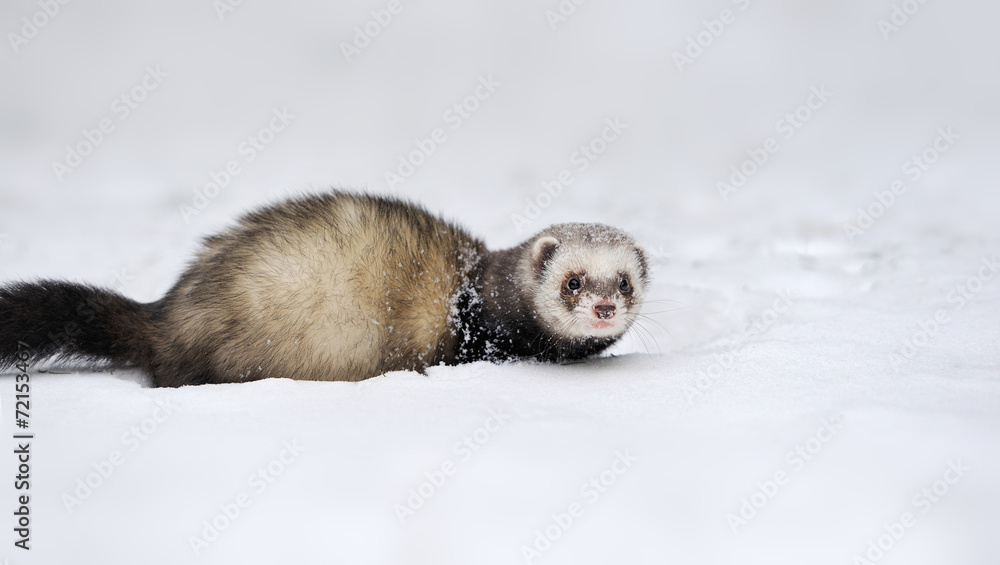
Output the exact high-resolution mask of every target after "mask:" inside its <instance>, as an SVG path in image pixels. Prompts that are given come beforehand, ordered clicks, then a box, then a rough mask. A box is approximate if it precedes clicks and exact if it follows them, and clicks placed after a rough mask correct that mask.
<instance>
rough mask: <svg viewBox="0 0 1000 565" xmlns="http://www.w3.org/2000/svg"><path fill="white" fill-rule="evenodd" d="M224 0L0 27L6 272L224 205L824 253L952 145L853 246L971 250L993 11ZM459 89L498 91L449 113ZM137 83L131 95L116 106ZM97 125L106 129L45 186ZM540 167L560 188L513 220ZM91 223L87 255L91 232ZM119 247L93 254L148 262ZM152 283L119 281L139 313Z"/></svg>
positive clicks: (965, 4)
mask: <svg viewBox="0 0 1000 565" xmlns="http://www.w3.org/2000/svg"><path fill="white" fill-rule="evenodd" d="M229 1H231V2H232V4H230V3H229V2H227V1H226V0H222V1H218V2H213V1H209V0H200V1H197V2H193V1H177V2H153V1H147V0H140V1H133V2H123V1H112V0H104V1H93V2H86V3H81V2H71V3H68V4H67V5H62V4H60V3H58V2H46V1H39V2H32V1H16V2H7V3H5V4H4V6H3V7H2V8H0V17H2V20H0V21H2V29H3V31H4V33H5V34H6V38H7V43H8V45H7V47H6V48H5V49H3V50H0V58H2V60H3V69H4V70H3V77H4V80H3V81H2V82H0V233H3V234H6V237H5V238H4V239H3V240H2V241H0V245H2V246H3V247H4V248H5V249H4V256H5V260H6V261H7V263H6V264H5V265H4V266H3V268H4V269H5V270H6V273H5V274H6V275H7V276H8V277H10V276H27V275H29V274H31V275H36V274H47V273H38V272H37V270H38V268H37V267H38V265H37V264H36V262H35V261H31V260H29V258H39V257H40V256H44V254H46V253H53V252H54V251H53V250H51V249H47V247H48V244H45V246H43V247H38V246H39V245H41V244H40V243H39V242H41V241H43V240H45V241H48V240H49V239H50V237H46V236H43V235H42V234H41V233H39V232H45V233H46V234H48V236H52V239H56V236H58V239H57V240H59V241H63V242H69V241H72V240H76V241H79V242H81V243H83V245H80V246H79V247H82V248H83V249H82V250H81V249H77V251H78V252H81V253H88V254H90V253H93V256H92V257H91V258H92V259H93V260H94V261H97V262H103V261H107V259H104V258H106V257H107V256H108V253H107V250H108V246H109V245H113V244H114V242H121V241H123V240H127V241H135V240H136V239H137V238H142V237H144V234H150V233H155V234H158V235H160V236H162V237H169V238H172V240H173V241H175V242H176V243H177V244H183V245H188V246H193V245H194V242H195V241H196V240H197V238H198V237H200V236H202V235H205V234H208V233H211V232H213V231H216V230H218V229H220V228H221V227H222V226H223V225H225V224H226V223H227V222H229V221H231V219H232V218H233V217H234V216H235V215H236V214H238V213H240V212H242V211H245V210H247V209H250V208H253V207H256V206H259V205H260V204H262V203H265V202H269V201H272V200H274V199H277V198H280V197H283V196H285V195H288V194H295V193H301V192H312V191H317V190H323V189H325V188H327V187H331V186H332V187H345V188H355V189H364V190H369V191H373V192H390V191H393V192H396V193H398V194H401V195H404V196H406V197H409V198H412V199H415V200H418V201H420V202H423V203H424V204H426V205H427V206H428V207H430V208H431V209H432V210H435V211H442V212H444V213H445V214H446V215H448V216H449V217H451V218H454V219H456V220H458V221H460V223H463V224H465V225H468V226H472V227H474V228H475V230H474V231H476V232H477V233H479V234H480V235H483V236H486V237H487V239H488V243H489V244H490V245H491V246H503V245H510V244H513V243H515V242H517V241H519V240H520V239H523V238H524V237H525V236H526V235H527V233H528V232H531V231H533V230H535V229H540V228H541V227H543V226H544V225H545V224H548V223H553V222H557V221H565V220H599V221H609V222H614V223H619V224H622V223H625V224H627V225H626V227H629V228H631V229H633V230H634V231H636V232H637V235H639V236H640V237H645V238H646V239H647V240H649V241H648V242H647V244H648V245H649V246H650V247H651V248H653V249H659V248H661V247H663V248H664V250H665V252H670V251H671V250H672V248H673V247H676V246H677V245H680V246H681V247H683V246H684V245H685V243H684V242H680V243H678V242H677V241H674V238H673V237H672V235H673V234H674V230H681V231H683V232H685V233H686V234H687V235H688V236H689V237H688V238H687V239H688V241H690V240H691V239H693V238H695V237H697V236H698V235H700V234H703V233H704V234H710V233H713V232H714V233H718V231H719V230H720V229H724V230H726V231H727V232H728V233H729V234H740V235H742V236H745V237H754V236H755V235H757V234H759V233H782V234H785V235H789V236H791V237H795V238H799V239H801V240H803V241H805V240H808V239H809V238H811V237H812V238H815V237H817V236H818V234H826V235H831V234H832V236H833V237H839V236H838V235H837V233H841V232H842V231H843V224H844V223H845V222H848V221H854V220H855V219H856V217H857V211H856V209H857V207H859V206H865V205H867V204H868V203H869V202H870V201H871V200H872V193H873V191H876V190H886V189H887V188H888V186H889V184H890V182H891V181H892V180H893V179H895V178H905V177H904V175H903V174H902V172H901V171H902V168H903V166H904V164H905V162H906V161H907V160H908V159H910V157H911V156H912V155H914V154H918V153H919V152H920V151H922V150H923V149H924V148H925V147H927V146H928V145H929V144H931V142H932V141H933V140H934V138H935V136H936V135H937V134H936V133H935V132H936V130H937V129H938V128H941V127H947V126H951V127H952V128H954V131H955V132H956V133H958V134H960V135H961V140H960V141H958V142H957V145H956V149H955V150H954V151H951V152H949V153H948V154H947V155H946V156H944V157H942V159H941V160H940V163H939V164H936V165H935V166H934V167H933V168H931V170H929V171H927V174H926V175H924V176H923V178H921V179H920V180H919V183H917V184H918V185H919V186H912V187H911V188H912V190H910V191H909V194H908V195H907V196H906V197H905V198H904V200H905V201H906V202H905V206H903V205H901V206H899V207H898V210H904V211H903V212H899V211H894V212H893V213H891V214H888V215H887V217H886V218H884V219H883V220H881V221H880V222H879V224H880V225H879V226H878V229H873V230H872V233H871V234H866V236H865V238H864V239H867V240H869V241H872V240H875V239H877V238H879V237H882V236H885V237H890V238H899V237H901V235H900V234H901V233H903V234H905V233H906V232H907V231H909V230H913V229H916V228H918V227H922V228H926V227H930V226H931V225H933V224H935V223H940V224H942V225H949V226H951V227H953V228H956V229H960V230H970V231H971V232H973V233H975V232H977V231H981V230H983V229H985V228H988V227H990V226H991V224H992V223H993V219H994V218H995V214H994V213H993V212H994V210H995V204H996V202H997V199H996V196H995V192H996V191H995V190H991V188H992V187H994V186H995V175H994V172H993V168H994V162H995V160H994V155H995V154H996V149H997V135H996V133H997V131H998V129H997V125H998V120H1000V97H998V92H1000V90H998V87H1000V76H998V70H1000V49H998V45H997V39H996V38H995V33H994V31H995V24H996V22H997V20H998V18H1000V6H997V5H996V4H993V3H989V2H985V1H971V0H968V1H956V2H949V3H944V2H927V3H924V4H919V3H917V2H916V1H915V0H913V1H910V2H899V1H896V2H890V1H882V0H880V1H877V2H870V1H863V0H850V1H844V2H794V1H789V0H770V1H763V0H739V1H730V0H716V1H712V2H698V3H695V2H661V1H656V2H653V1H645V0H627V1H621V2H602V1H594V0H590V1H586V2H582V3H580V4H579V5H577V4H576V3H575V2H573V1H572V0H564V1H563V2H558V1H551V2H536V1H519V0H512V1H508V2H459V1H453V0H452V1H449V0H421V1H409V0H397V1H396V2H393V3H392V6H390V5H389V3H388V2H384V1H366V2H315V1H312V2H309V1H292V2H283V3H277V2H255V1H246V2H240V3H237V2H235V1H234V0H229ZM235 4H239V5H235ZM390 8H392V10H390ZM903 8H906V10H903ZM46 10H48V11H49V12H56V13H55V15H52V16H48V14H47V13H45V11H46ZM393 11H395V13H393ZM724 11H728V12H724ZM897 12H898V13H897ZM907 12H913V13H912V14H907ZM39 14H41V15H39ZM724 16H725V17H724ZM904 18H905V21H904ZM724 20H725V21H724ZM383 22H384V23H383ZM727 22H728V23H727ZM893 22H895V23H893ZM39 24H44V25H39ZM366 30H367V32H366ZM359 46H360V47H359ZM692 55H694V56H692ZM157 69H159V71H157ZM150 70H152V71H153V72H154V75H153V76H154V77H155V80H150V79H146V77H147V75H148V74H149V72H150ZM481 78H483V79H487V80H491V81H493V82H494V83H496V85H495V86H493V87H492V88H491V91H490V92H489V93H488V97H487V98H486V99H483V100H478V99H473V100H472V102H473V103H472V104H469V107H472V108H474V111H472V112H466V116H467V117H461V119H459V118H457V117H456V116H461V113H458V112H456V111H455V109H454V106H455V105H456V104H458V105H460V106H461V105H463V104H467V103H468V102H467V97H469V96H474V94H475V91H476V88H477V85H478V84H479V82H480V79H481ZM143 80H147V84H148V85H153V86H155V89H153V90H149V89H143V88H138V87H139V85H141V84H142V81H143ZM136 88H138V90H137V91H135V94H136V95H138V96H137V97H138V98H141V101H132V102H128V101H126V100H123V99H122V98H121V97H122V96H129V95H130V93H133V90H134V89H136ZM813 88H823V89H825V90H826V91H827V92H829V93H831V96H829V97H828V100H827V101H826V102H825V103H824V104H822V105H821V108H819V109H818V110H815V111H810V112H806V113H801V115H809V120H808V121H806V122H804V123H801V122H800V123H799V125H800V126H801V127H796V129H795V130H794V135H793V136H792V137H791V138H790V139H786V138H785V136H786V135H788V133H787V132H788V126H787V123H786V124H785V128H786V129H783V130H781V131H779V130H778V128H779V127H780V124H779V121H780V120H781V119H782V118H783V117H785V115H786V114H794V113H795V112H796V110H798V109H799V108H800V106H802V105H804V104H806V103H807V101H808V100H809V97H810V95H811V89H813ZM480 92H481V93H484V92H486V90H485V89H481V90H480ZM279 108H281V109H287V112H288V113H290V114H291V115H293V116H294V118H293V119H292V120H291V123H290V124H289V125H288V126H287V127H286V128H285V129H284V130H283V131H281V132H278V133H277V134H276V135H274V136H273V141H272V142H271V143H270V144H267V145H266V146H265V147H266V149H265V150H263V151H260V152H259V154H258V155H256V156H255V158H254V159H253V161H252V162H250V161H248V160H247V157H248V156H249V152H243V153H241V152H240V151H239V148H240V147H243V148H244V149H246V147H247V145H246V142H247V139H248V137H250V136H254V135H256V134H258V133H260V131H261V129H262V128H265V127H267V126H268V124H269V120H270V117H271V116H272V111H273V110H275V109H279ZM449 109H451V112H452V113H451V114H450V115H449V114H446V112H448V111H449ZM810 114H811V115H810ZM449 116H450V117H449ZM609 118H617V119H619V120H620V121H621V122H622V123H624V124H626V125H627V129H626V130H624V132H623V133H622V134H621V135H620V137H619V138H618V139H616V140H615V141H613V142H610V143H609V144H608V146H607V148H606V150H605V151H604V153H603V154H600V155H597V158H596V159H595V160H592V161H591V160H589V159H588V160H587V161H588V165H589V166H588V167H587V168H586V170H584V171H580V170H579V169H580V163H581V161H580V160H579V153H578V150H579V148H580V146H581V145H585V146H586V145H589V144H591V142H592V140H593V139H594V138H595V136H600V134H601V133H602V129H603V128H605V120H607V119H609ZM102 120H109V121H110V122H109V123H110V124H112V125H113V127H114V130H113V132H112V133H110V134H107V135H105V136H104V139H103V141H102V142H101V143H100V144H99V145H98V146H97V147H95V148H94V149H93V151H92V153H91V154H90V155H89V156H86V157H83V158H82V159H81V161H82V163H81V164H79V166H78V167H75V168H73V169H72V170H71V171H70V172H65V171H64V172H63V174H59V173H57V172H56V171H54V170H53V168H54V163H63V164H65V163H66V162H67V159H69V157H68V148H67V146H70V147H76V146H77V144H79V143H82V142H85V139H86V138H85V135H84V130H88V131H91V130H95V129H97V128H98V126H99V124H100V123H101V121H102ZM456 125H457V126H458V127H457V128H456V127H455V126H456ZM436 128H442V129H443V130H444V133H446V141H445V142H444V143H440V144H437V145H438V146H437V147H435V150H434V152H433V154H432V155H429V156H427V157H426V158H425V159H423V160H422V161H423V162H422V164H421V165H420V166H417V167H415V168H414V169H415V170H414V171H413V173H412V174H411V175H410V176H409V177H408V178H405V179H403V181H402V182H399V183H394V185H393V186H391V187H390V184H393V183H391V182H388V181H387V175H386V173H397V174H398V171H399V167H400V158H401V156H408V155H410V153H411V152H412V151H414V150H416V149H417V145H416V143H415V141H416V140H420V139H427V138H429V137H430V136H431V134H432V132H433V131H434V130H435V129H436ZM264 135H265V137H267V138H268V139H271V137H272V136H268V134H266V133H265V134H264ZM769 137H771V138H774V139H775V140H776V141H777V142H778V143H779V145H780V149H779V151H778V152H777V153H774V154H773V155H770V158H769V160H768V162H767V163H765V164H764V165H763V166H761V167H759V169H760V170H759V171H758V172H756V174H754V175H753V176H752V177H751V178H750V179H749V181H748V182H747V184H746V185H745V187H743V188H742V189H741V190H740V192H739V194H738V196H735V197H733V198H731V199H729V201H728V202H724V201H723V200H722V199H721V198H720V194H719V190H718V188H717V183H718V182H720V181H725V180H726V179H728V178H729V176H730V175H731V172H732V167H734V166H738V165H740V164H741V163H742V162H743V161H744V160H746V159H747V158H748V153H747V152H748V150H751V149H753V148H757V147H760V146H762V145H763V143H764V141H765V140H766V139H767V138H769ZM241 143H242V144H243V145H242V146H241ZM261 145H262V146H264V145H263V144H261ZM596 147H598V148H600V147H601V144H600V143H598V144H597V146H596ZM84 149H86V147H84ZM574 154H576V155H577V161H576V163H573V162H571V159H572V158H573V156H574ZM234 159H235V160H237V161H239V163H240V164H241V165H242V166H241V172H240V173H239V174H238V175H237V176H235V177H234V178H233V180H232V182H231V184H230V185H229V186H228V187H226V188H225V189H223V190H221V191H220V192H219V193H218V195H217V197H215V198H213V199H211V204H210V205H209V206H207V207H205V208H204V209H203V210H200V211H199V213H198V215H197V216H190V217H189V218H188V220H189V221H186V220H185V219H184V218H183V216H182V213H181V212H180V206H181V205H185V204H186V205H189V206H190V205H192V203H193V202H194V199H195V194H194V190H195V189H196V188H201V187H204V185H205V184H206V183H208V182H210V181H211V176H210V175H211V174H212V173H213V172H218V171H221V170H223V169H224V168H225V166H226V164H227V163H228V162H229V161H230V160H234ZM563 170H569V171H570V172H571V173H572V174H573V182H572V185H571V186H570V187H569V188H568V189H567V190H566V191H565V192H564V193H563V194H562V195H561V196H560V197H559V198H557V199H556V200H555V201H554V202H552V203H551V204H550V205H549V206H548V207H547V208H545V209H544V210H542V214H541V215H540V216H539V217H538V218H537V219H535V220H532V221H530V222H528V223H526V224H525V223H522V224H521V225H520V226H517V224H518V222H517V221H515V220H514V219H512V215H514V214H521V215H524V214H525V211H526V208H527V207H528V205H527V204H526V202H525V199H526V198H530V199H535V198H536V197H537V195H538V194H539V193H540V192H541V191H543V184H542V183H543V182H545V181H551V180H554V179H556V178H557V177H558V174H559V173H560V172H561V171H563ZM544 202H545V201H544V198H543V203H544ZM915 210H916V211H923V210H931V211H933V213H932V214H929V215H928V214H924V213H915V212H914V211H915ZM164 212H168V213H167V214H164ZM928 216H930V217H928ZM165 219H166V220H165ZM96 225H100V226H102V231H103V232H105V233H106V234H107V236H106V239H99V240H92V239H90V238H92V237H95V236H93V235H91V234H92V232H93V231H94V230H92V229H90V228H92V227H94V226H96ZM517 227H520V228H521V229H520V230H519V229H516V228H517ZM900 230H902V231H900ZM904 236H905V235H904ZM174 238H175V239H174ZM152 243H154V242H153V241H149V242H147V244H146V245H145V248H146V251H145V253H148V252H149V251H148V248H149V247H150V246H151V245H150V244H152ZM861 243H862V245H863V244H865V243H868V242H867V241H866V242H861ZM157 246H162V243H158V244H157ZM91 248H93V249H92V251H91ZM130 248H131V246H129V245H116V246H115V249H116V251H115V252H116V253H124V254H129V253H133V252H134V253H139V252H140V250H142V249H143V246H142V245H139V246H137V247H136V248H135V251H130ZM673 251H677V250H676V249H673ZM144 255H145V254H144ZM171 255H173V254H171ZM178 255H180V257H184V255H183V254H178ZM180 257H178V259H177V260H178V261H182V260H183V259H181V258H180ZM160 259H162V260H164V261H168V262H169V261H171V258H170V257H160ZM137 261H140V259H139V258H137V257H129V256H127V255H126V256H125V257H123V258H119V259H117V260H116V262H115V264H120V263H122V262H124V263H135V262H137ZM25 262H27V263H25ZM18 264H25V265H26V267H25V269H27V270H26V271H22V270H21V269H20V268H19V267H18ZM181 264H182V263H177V264H171V265H170V266H169V267H168V269H167V272H176V271H177V270H178V269H179V268H180V266H181ZM44 268H45V269H46V270H58V265H57V264H51V265H49V266H46V267H44ZM108 268H109V265H108V264H101V265H99V266H96V267H95V270H96V272H98V273H99V274H100V276H102V277H104V276H105V274H106V273H107V271H108ZM52 274H66V275H72V276H87V275H89V274H90V273H86V272H85V273H79V272H73V273H52ZM166 284H167V283H166V282H165V281H164V282H163V283H162V284H160V285H150V284H145V285H144V286H143V287H142V288H140V289H136V290H137V291H138V292H141V293H143V294H146V295H148V297H149V298H150V299H152V298H153V296H154V295H158V294H160V293H161V292H162V291H163V290H164V289H165V285H166ZM154 286H155V287H156V288H153V287H154Z"/></svg>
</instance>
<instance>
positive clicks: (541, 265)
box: [531, 235, 559, 275]
mask: <svg viewBox="0 0 1000 565" xmlns="http://www.w3.org/2000/svg"><path fill="white" fill-rule="evenodd" d="M557 247H559V240H558V239H556V238H554V237H552V236H551V235H547V236H544V237H540V238H538V239H536V240H535V243H534V245H532V246H531V265H532V267H534V269H535V274H536V275H540V274H542V270H543V269H545V264H546V263H548V262H549V259H551V258H552V255H554V254H555V252H556V248H557Z"/></svg>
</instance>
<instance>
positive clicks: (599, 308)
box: [594, 302, 615, 320]
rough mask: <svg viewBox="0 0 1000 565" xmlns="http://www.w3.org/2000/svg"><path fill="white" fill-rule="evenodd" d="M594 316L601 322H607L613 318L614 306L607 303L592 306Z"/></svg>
mask: <svg viewBox="0 0 1000 565" xmlns="http://www.w3.org/2000/svg"><path fill="white" fill-rule="evenodd" d="M594 315H595V316H597V317H598V318H600V319H602V320H607V319H609V318H613V317H614V316H615V305H614V304H611V303H609V302H604V303H601V304H594Z"/></svg>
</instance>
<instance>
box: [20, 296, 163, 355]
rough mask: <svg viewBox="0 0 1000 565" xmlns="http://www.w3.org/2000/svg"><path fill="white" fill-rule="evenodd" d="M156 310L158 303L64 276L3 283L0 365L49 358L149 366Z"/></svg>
mask: <svg viewBox="0 0 1000 565" xmlns="http://www.w3.org/2000/svg"><path fill="white" fill-rule="evenodd" d="M155 310H156V303H153V304H141V303H139V302H135V301H134V300H130V299H128V298H125V297H124V296H122V295H120V294H117V293H115V292H112V291H109V290H104V289H101V288H97V287H93V286H88V285H83V284H77V283H71V282H65V281H50V280H43V281H39V282H34V283H26V282H16V283H11V284H7V285H4V286H0V370H4V369H7V368H9V367H11V366H13V365H15V364H18V363H21V362H27V363H29V364H30V363H32V362H35V361H41V360H45V359H50V358H54V359H55V360H57V361H61V362H82V363H87V364H99V365H110V366H116V367H123V366H139V367H141V368H144V369H146V368H149V367H150V364H151V361H152V358H153V348H152V336H153V334H154V325H153V314H154V312H155Z"/></svg>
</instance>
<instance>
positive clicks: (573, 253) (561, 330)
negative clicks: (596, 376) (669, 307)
mask: <svg viewBox="0 0 1000 565" xmlns="http://www.w3.org/2000/svg"><path fill="white" fill-rule="evenodd" d="M598 227H599V228H600V229H602V230H612V231H611V233H612V235H614V237H612V238H608V237H603V238H602V237H596V238H589V239H585V240H575V239H576V238H572V237H566V236H565V235H564V236H563V237H560V235H561V234H559V233H555V234H553V235H551V236H548V235H547V236H543V237H540V238H538V239H537V240H536V241H535V243H534V245H533V246H532V255H533V257H534V259H535V264H536V276H537V277H538V278H537V280H538V284H539V288H538V291H537V292H536V293H535V307H536V309H537V312H538V315H539V317H540V318H541V319H542V321H543V322H544V323H545V324H546V325H547V326H548V328H549V330H550V331H551V332H552V333H555V334H556V335H560V336H564V337H569V338H586V337H596V338H609V337H610V338H614V337H618V336H621V335H622V334H623V333H625V331H626V330H627V329H628V328H629V327H630V326H631V325H632V322H633V321H634V320H635V318H636V316H637V315H638V314H639V309H640V308H641V306H642V299H643V295H644V293H645V291H646V286H647V284H648V275H647V270H646V261H645V257H644V255H643V252H642V250H641V249H640V248H639V247H638V246H637V245H636V244H635V242H634V241H633V240H632V239H631V237H629V236H627V235H626V234H624V232H621V231H619V230H616V229H614V228H609V227H606V226H598ZM591 229H592V230H593V229H596V228H591ZM589 233H591V232H588V234H589ZM605 235H607V234H605Z"/></svg>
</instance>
